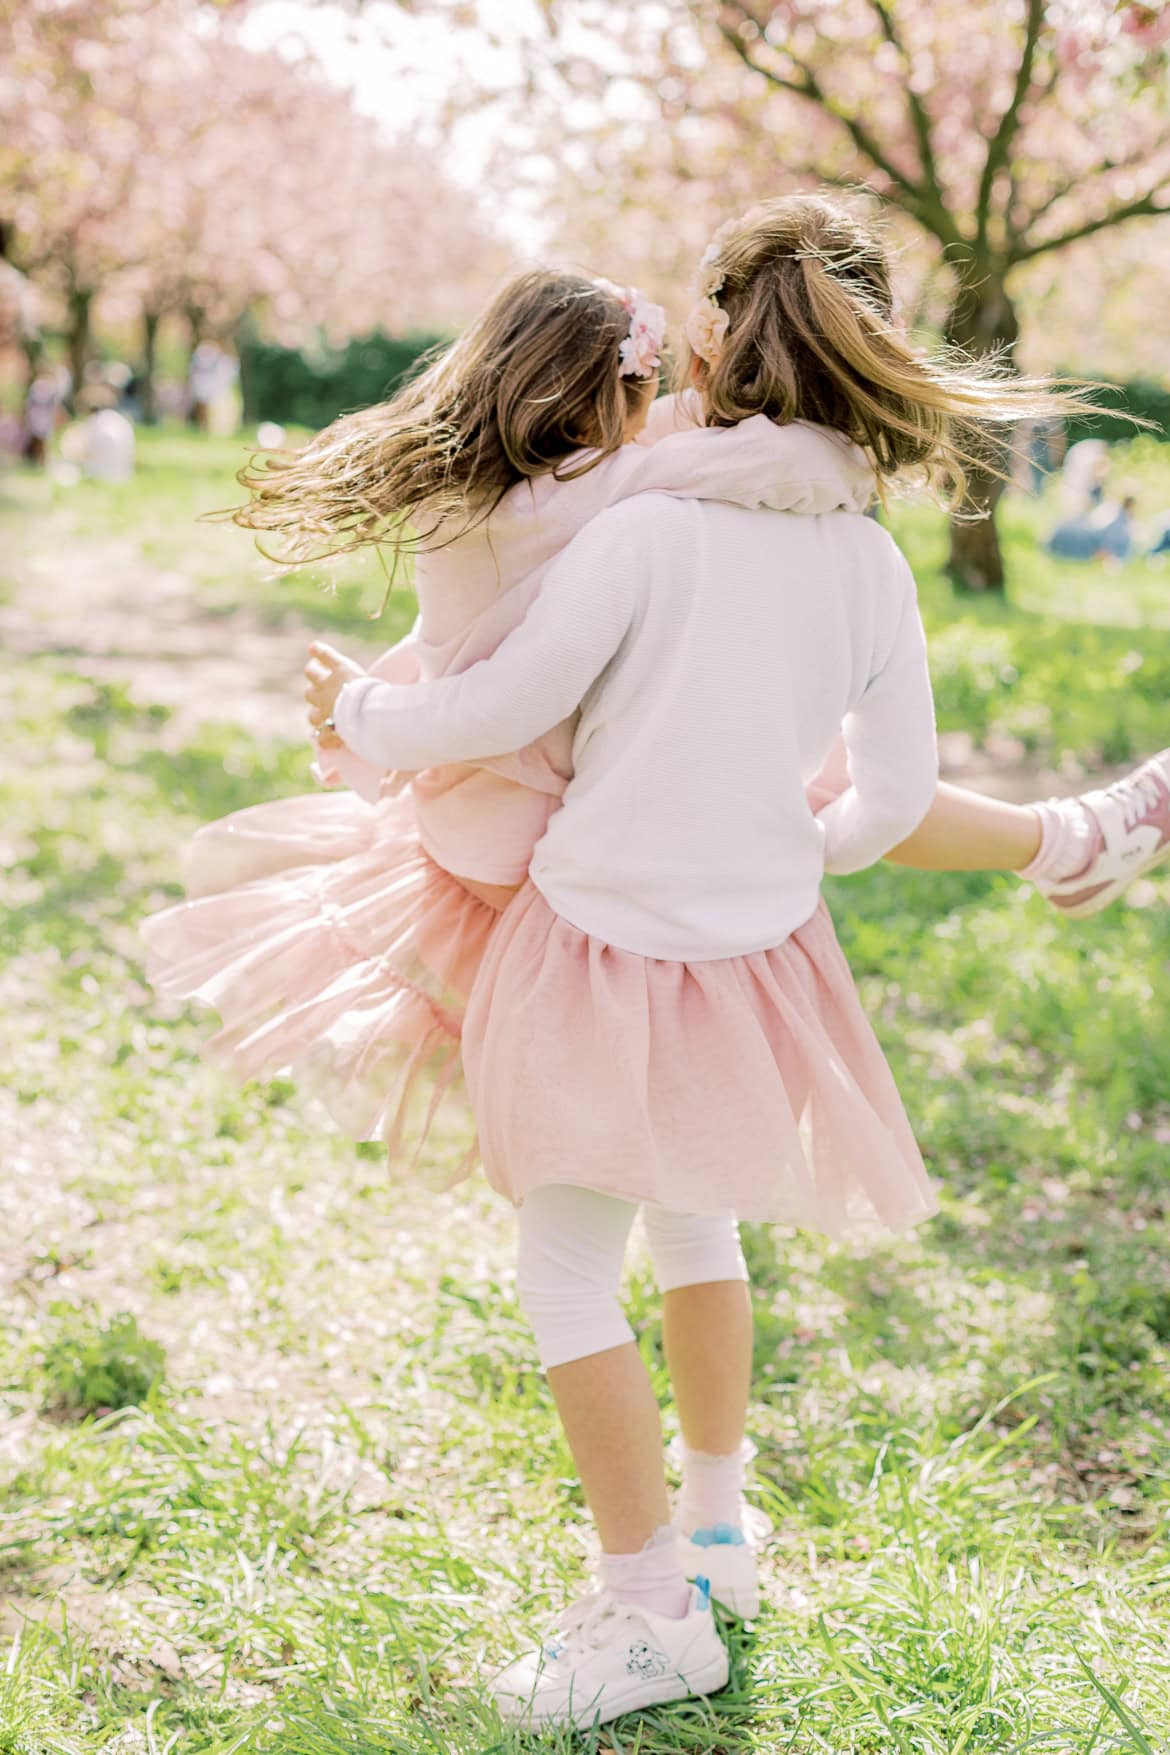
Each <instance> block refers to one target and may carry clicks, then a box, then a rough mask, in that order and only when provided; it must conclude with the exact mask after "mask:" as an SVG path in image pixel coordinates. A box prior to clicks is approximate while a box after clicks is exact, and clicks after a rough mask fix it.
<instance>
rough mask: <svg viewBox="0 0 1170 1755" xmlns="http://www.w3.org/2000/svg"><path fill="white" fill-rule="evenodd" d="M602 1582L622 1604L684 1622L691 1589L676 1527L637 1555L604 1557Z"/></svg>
mask: <svg viewBox="0 0 1170 1755" xmlns="http://www.w3.org/2000/svg"><path fill="white" fill-rule="evenodd" d="M601 1582H602V1584H603V1585H604V1586H605V1588H606V1590H610V1591H612V1592H613V1594H614V1596H615V1597H617V1598H618V1600H619V1602H623V1603H629V1604H630V1605H631V1607H633V1608H636V1609H653V1610H654V1612H655V1613H656V1614H658V1615H669V1616H670V1618H671V1619H672V1620H674V1621H678V1620H680V1619H681V1618H682V1616H683V1615H685V1614H686V1612H687V1604H688V1603H689V1601H690V1597H691V1587H690V1585H689V1584H688V1583H687V1581H686V1578H685V1577H684V1575H683V1569H682V1559H681V1557H680V1555H679V1551H678V1537H677V1535H676V1534H675V1529H674V1525H673V1524H669V1523H664V1524H663V1525H662V1526H661V1528H659V1529H656V1530H655V1532H654V1534H653V1535H652V1536H650V1537H648V1538H647V1540H646V1541H645V1543H644V1544H643V1545H642V1547H641V1549H640V1550H639V1552H638V1553H636V1554H602V1556H601Z"/></svg>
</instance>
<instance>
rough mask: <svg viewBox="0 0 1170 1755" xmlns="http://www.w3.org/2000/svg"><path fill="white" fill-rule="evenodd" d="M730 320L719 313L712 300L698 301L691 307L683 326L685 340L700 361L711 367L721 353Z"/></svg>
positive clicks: (722, 313) (725, 313) (724, 313)
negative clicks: (704, 361)
mask: <svg viewBox="0 0 1170 1755" xmlns="http://www.w3.org/2000/svg"><path fill="white" fill-rule="evenodd" d="M730 323H731V318H730V317H729V316H728V314H727V312H726V311H721V310H720V308H719V306H718V305H717V304H716V303H715V300H714V299H711V298H705V299H700V300H699V301H698V303H697V304H695V305H692V306H691V308H690V310H689V311H688V313H687V320H686V322H685V323H684V324H683V331H684V333H685V335H686V338H687V340H688V341H689V342H690V344H691V346H692V347H693V348H694V350H695V352H696V353H697V354H698V356H699V358H700V359H701V360H706V362H707V364H708V365H709V366H713V365H714V364H715V362H716V360H717V359H718V358H719V355H720V354H721V353H722V352H723V341H724V337H725V336H726V334H727V331H728V327H729V326H730Z"/></svg>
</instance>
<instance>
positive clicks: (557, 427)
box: [231, 269, 656, 564]
mask: <svg viewBox="0 0 1170 1755" xmlns="http://www.w3.org/2000/svg"><path fill="white" fill-rule="evenodd" d="M629 329H630V314H629V312H628V311H627V309H626V308H625V306H624V305H623V303H622V302H621V300H620V299H619V298H618V297H617V295H616V292H615V291H613V290H611V289H610V288H609V287H608V286H599V285H597V284H596V283H594V282H593V281H591V280H588V279H586V278H585V277H584V276H583V275H579V274H567V273H561V272H558V271H555V270H550V269H537V270H533V271H531V272H529V273H525V274H520V275H518V276H516V277H515V278H514V279H512V280H511V281H509V282H508V284H507V285H506V286H504V287H503V288H502V290H501V291H500V292H499V293H498V294H497V296H496V297H495V299H494V300H493V301H492V303H491V304H490V305H489V306H488V308H487V310H486V311H484V312H483V313H482V315H481V316H480V317H478V318H477V319H476V321H475V322H474V323H472V324H471V326H470V327H469V328H468V329H467V330H466V331H465V332H464V333H463V335H462V336H460V338H459V340H458V341H456V342H455V343H454V344H453V345H451V346H449V347H446V348H444V349H443V350H442V351H441V352H439V353H437V354H432V355H430V356H429V357H428V359H427V360H426V361H425V362H424V367H425V369H424V370H423V371H422V372H421V373H420V375H419V376H417V377H416V378H414V379H413V381H412V382H410V383H408V384H407V385H406V386H405V387H404V388H403V389H401V390H399V391H398V393H397V395H395V396H392V397H391V398H390V400H389V401H388V402H381V403H378V404H377V405H376V406H374V407H372V408H366V409H362V410H361V411H360V412H358V413H356V414H347V415H344V416H343V417H342V418H341V419H339V420H335V421H334V422H333V423H332V424H331V425H330V426H328V427H326V428H325V429H324V431H322V432H320V433H318V434H317V435H316V437H315V438H313V439H311V440H310V441H309V443H308V444H307V445H305V446H304V447H303V449H301V450H299V451H296V452H280V451H277V452H269V453H266V454H262V455H260V456H258V457H255V458H253V459H252V461H251V463H250V464H249V465H248V466H247V467H246V468H245V469H243V470H241V471H240V474H239V477H238V479H239V481H240V482H241V484H242V485H243V486H244V487H246V488H248V489H250V490H251V495H252V497H251V500H250V501H249V503H248V504H247V505H245V506H241V507H237V508H235V509H233V511H232V512H231V516H232V518H233V519H234V521H235V522H236V523H237V524H242V525H244V526H246V527H247V528H248V529H250V530H256V531H260V532H263V533H265V534H266V535H267V536H268V537H270V538H274V539H275V541H274V544H273V546H272V547H271V548H266V549H265V552H266V553H268V554H269V555H270V557H271V558H272V559H274V560H277V561H279V562H282V563H286V564H296V563H303V562H305V561H310V560H321V559H324V558H325V557H327V556H329V555H338V554H345V553H348V552H350V551H351V550H353V549H357V548H361V547H362V546H364V545H365V544H367V543H378V544H383V543H384V544H387V545H388V546H389V547H390V548H391V549H392V550H393V551H394V553H395V556H396V557H397V555H398V554H400V553H401V552H403V551H405V550H410V549H416V548H428V547H442V546H445V545H446V544H447V543H449V542H453V541H455V539H456V538H457V537H458V536H461V535H463V534H464V533H465V532H466V531H467V530H468V529H469V528H470V527H471V526H473V525H474V524H476V523H478V522H480V521H481V520H482V519H484V518H486V517H487V516H488V515H489V514H490V513H491V511H492V510H493V508H494V507H495V506H496V505H497V504H498V502H499V501H500V499H501V498H502V496H503V495H504V494H506V493H507V491H508V489H509V488H511V487H514V486H515V485H516V483H517V482H520V481H523V480H525V479H526V478H532V477H535V476H540V475H555V476H556V477H557V478H558V480H562V481H567V480H571V479H572V478H573V477H574V476H577V475H581V474H584V473H585V472H586V471H587V470H589V469H592V468H594V467H595V466H596V464H597V463H599V462H600V461H601V459H602V458H603V457H607V456H608V455H609V454H610V453H611V452H613V451H616V450H617V449H618V447H619V446H620V445H621V444H622V443H623V442H624V440H625V437H626V424H627V420H628V418H629V416H630V415H631V414H632V413H633V412H634V410H635V409H636V407H637V405H638V403H639V401H640V400H641V399H643V398H644V397H645V396H646V395H647V394H648V392H649V391H650V389H651V382H650V381H648V380H646V379H639V378H629V377H622V376H620V375H619V371H620V359H619V352H618V350H619V348H620V346H621V343H622V342H623V341H624V340H625V338H626V336H627V335H628V333H629ZM655 382H656V380H655ZM583 447H589V449H588V451H587V452H586V454H585V455H584V456H580V455H576V454H578V453H580V452H581V451H582V448H583ZM570 458H573V459H574V461H573V462H572V464H571V465H570V466H568V467H566V464H567V462H568V460H569V459H570ZM262 546H263V545H262Z"/></svg>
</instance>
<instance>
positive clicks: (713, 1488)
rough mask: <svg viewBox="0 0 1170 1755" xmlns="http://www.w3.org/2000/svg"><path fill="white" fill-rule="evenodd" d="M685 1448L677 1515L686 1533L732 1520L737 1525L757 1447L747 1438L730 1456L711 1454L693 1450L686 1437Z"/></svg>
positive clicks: (730, 1522)
mask: <svg viewBox="0 0 1170 1755" xmlns="http://www.w3.org/2000/svg"><path fill="white" fill-rule="evenodd" d="M680 1445H681V1450H682V1489H681V1491H680V1493H679V1501H678V1517H679V1522H680V1523H681V1525H682V1532H683V1535H684V1536H693V1535H694V1533H695V1531H696V1530H701V1529H710V1528H712V1527H713V1526H714V1525H715V1524H717V1523H729V1524H730V1525H731V1527H732V1529H738V1528H739V1527H740V1524H741V1522H742V1518H743V1478H744V1471H745V1469H746V1468H747V1465H748V1463H749V1462H750V1461H751V1459H752V1457H753V1456H755V1454H756V1447H755V1445H754V1444H753V1443H752V1441H751V1439H750V1438H744V1439H743V1440H742V1442H741V1443H740V1446H739V1448H738V1450H733V1451H731V1452H730V1454H729V1455H727V1456H712V1455H711V1454H710V1453H709V1452H707V1451H704V1450H692V1449H691V1448H690V1446H689V1445H688V1444H687V1442H686V1440H685V1439H682V1440H680Z"/></svg>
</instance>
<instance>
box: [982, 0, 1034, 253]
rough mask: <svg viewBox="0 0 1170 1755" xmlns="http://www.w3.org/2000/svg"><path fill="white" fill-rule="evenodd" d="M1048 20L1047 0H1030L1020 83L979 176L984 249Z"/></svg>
mask: <svg viewBox="0 0 1170 1755" xmlns="http://www.w3.org/2000/svg"><path fill="white" fill-rule="evenodd" d="M1043 23H1044V0H1028V22H1027V27H1026V30H1025V34H1024V50H1023V54H1022V55H1021V56H1020V65H1019V66H1018V68H1017V69H1016V83H1015V86H1014V88H1013V91H1012V95H1011V101H1010V102H1009V104H1008V107H1007V109H1006V110H1005V111H1004V113H1003V115H1002V116H1001V117H1000V119H999V127H998V128H997V129H996V131H995V133H994V134H993V135H992V137H991V140H990V141H989V143H988V147H987V157H986V159H985V160H984V163H983V175H982V176H981V177H980V179H979V195H978V198H977V200H976V203H975V236H976V239H977V241H978V245H979V248H980V249H981V250H983V249H985V248H986V245H987V222H988V219H989V218H990V215H991V196H992V191H993V189H994V186H995V179H996V177H997V176H998V175H999V172H1000V171H1001V170H1002V168H1003V166H1004V165H1005V164H1006V163H1007V161H1008V157H1009V155H1010V153H1011V149H1012V142H1013V141H1014V140H1015V137H1016V130H1017V128H1018V127H1019V124H1020V110H1021V109H1022V107H1023V103H1024V99H1025V98H1026V97H1027V95H1028V92H1029V90H1030V89H1031V85H1032V69H1033V67H1034V66H1035V62H1036V45H1037V43H1038V42H1039V40H1040V29H1041V26H1042V25H1043Z"/></svg>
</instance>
